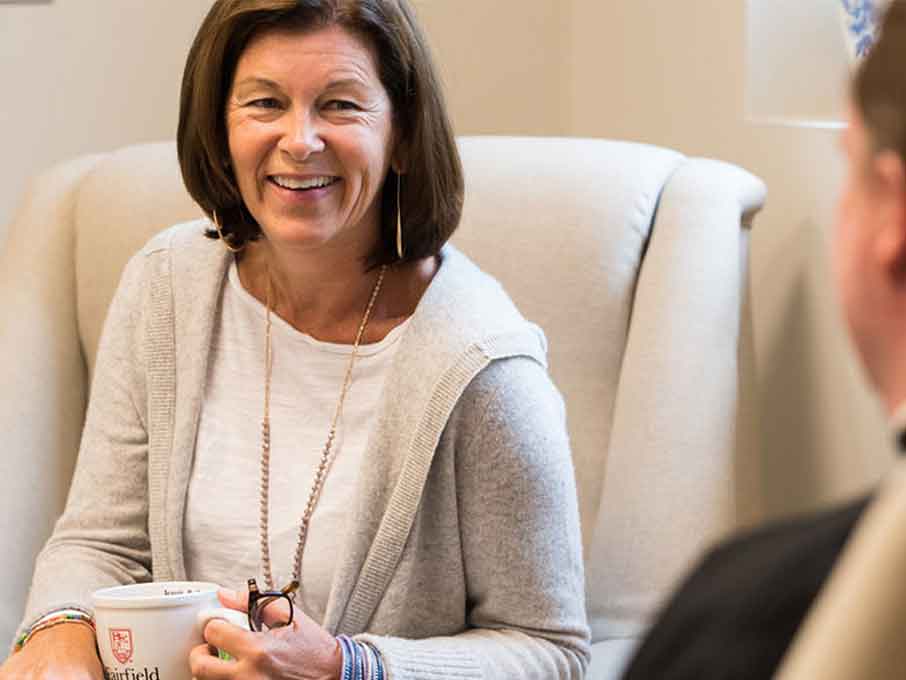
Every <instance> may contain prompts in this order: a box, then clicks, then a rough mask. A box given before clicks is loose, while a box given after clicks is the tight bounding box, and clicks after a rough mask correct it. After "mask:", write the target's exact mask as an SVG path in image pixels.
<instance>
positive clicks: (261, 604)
mask: <svg viewBox="0 0 906 680" xmlns="http://www.w3.org/2000/svg"><path fill="white" fill-rule="evenodd" d="M248 584H249V605H248V619H249V628H250V629H251V630H253V631H255V632H256V633H262V632H264V631H267V630H270V629H271V628H283V627H284V626H289V625H292V622H293V612H294V610H295V607H293V593H295V592H296V590H298V588H299V583H298V581H291V582H290V583H289V585H287V586H286V587H285V588H283V590H259V589H258V583H257V582H256V581H255V579H253V578H250V579H249V580H248ZM280 599H284V600H286V603H287V604H288V605H289V620H288V621H287V622H286V623H280V624H277V625H274V626H265V625H264V622H263V621H262V614H263V613H264V610H265V608H266V607H267V606H268V605H269V604H273V603H274V602H276V601H277V600H280Z"/></svg>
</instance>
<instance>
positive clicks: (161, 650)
mask: <svg viewBox="0 0 906 680" xmlns="http://www.w3.org/2000/svg"><path fill="white" fill-rule="evenodd" d="M217 588H218V586H217V585H216V584H214V583H204V582H199V581H163V582H159V583H140V584H136V585H130V586H118V587H116V588H104V589H103V590H98V591H97V592H95V593H94V596H93V601H94V620H95V627H96V629H97V640H98V650H99V651H100V654H101V662H102V663H103V665H104V672H105V674H106V677H107V680H192V673H191V671H190V670H189V652H190V651H191V650H192V648H193V647H195V646H197V645H200V644H202V643H203V642H204V638H203V636H202V633H203V631H204V627H205V625H206V624H207V622H208V621H210V620H211V619H215V618H219V619H223V620H225V621H228V622H230V623H232V624H234V625H238V626H240V627H242V628H245V629H248V623H247V621H246V620H245V614H243V613H241V612H237V611H235V610H232V609H224V608H222V607H221V606H220V601H219V600H218V599H217ZM221 656H222V657H224V656H225V655H221Z"/></svg>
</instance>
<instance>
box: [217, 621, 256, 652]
mask: <svg viewBox="0 0 906 680" xmlns="http://www.w3.org/2000/svg"><path fill="white" fill-rule="evenodd" d="M258 635H259V634H258V633H250V632H249V631H247V630H245V629H244V628H240V627H239V626H234V625H233V624H232V623H227V622H226V621H224V620H222V619H211V620H210V621H208V625H206V626H205V627H204V639H205V642H207V643H208V644H209V645H211V646H213V647H216V648H217V649H220V650H223V651H224V652H226V653H227V654H229V655H230V656H232V657H233V658H234V659H243V658H245V657H246V656H248V655H249V654H251V653H252V652H253V651H255V650H257V648H258V642H257V640H256V638H257V636H258Z"/></svg>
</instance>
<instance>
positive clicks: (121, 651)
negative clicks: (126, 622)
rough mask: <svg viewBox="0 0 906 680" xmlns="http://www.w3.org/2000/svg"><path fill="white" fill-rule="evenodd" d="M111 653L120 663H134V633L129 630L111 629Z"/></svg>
mask: <svg viewBox="0 0 906 680" xmlns="http://www.w3.org/2000/svg"><path fill="white" fill-rule="evenodd" d="M110 651H112V652H113V656H114V658H115V659H116V660H117V661H119V662H120V663H129V662H130V661H132V631H131V630H129V629H128V628H111V629H110Z"/></svg>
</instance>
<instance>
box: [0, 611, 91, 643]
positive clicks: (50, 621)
mask: <svg viewBox="0 0 906 680" xmlns="http://www.w3.org/2000/svg"><path fill="white" fill-rule="evenodd" d="M63 623H78V624H81V625H83V626H88V627H89V628H91V631H92V632H95V628H94V619H93V618H91V616H89V615H88V614H85V613H84V612H79V611H66V612H60V613H59V614H52V615H49V616H46V617H44V618H43V619H40V620H39V621H38V622H37V623H36V624H35V625H34V626H32V627H31V628H29V629H28V630H27V631H25V632H24V633H23V634H22V635H20V636H19V638H18V639H17V640H16V644H15V646H14V647H13V653H15V652H18V651H19V650H20V649H22V648H23V647H24V646H25V643H27V642H28V641H29V640H31V639H32V637H33V636H34V635H35V633H38V632H40V631H42V630H47V629H48V628H53V627H54V626H59V625H60V624H63Z"/></svg>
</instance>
